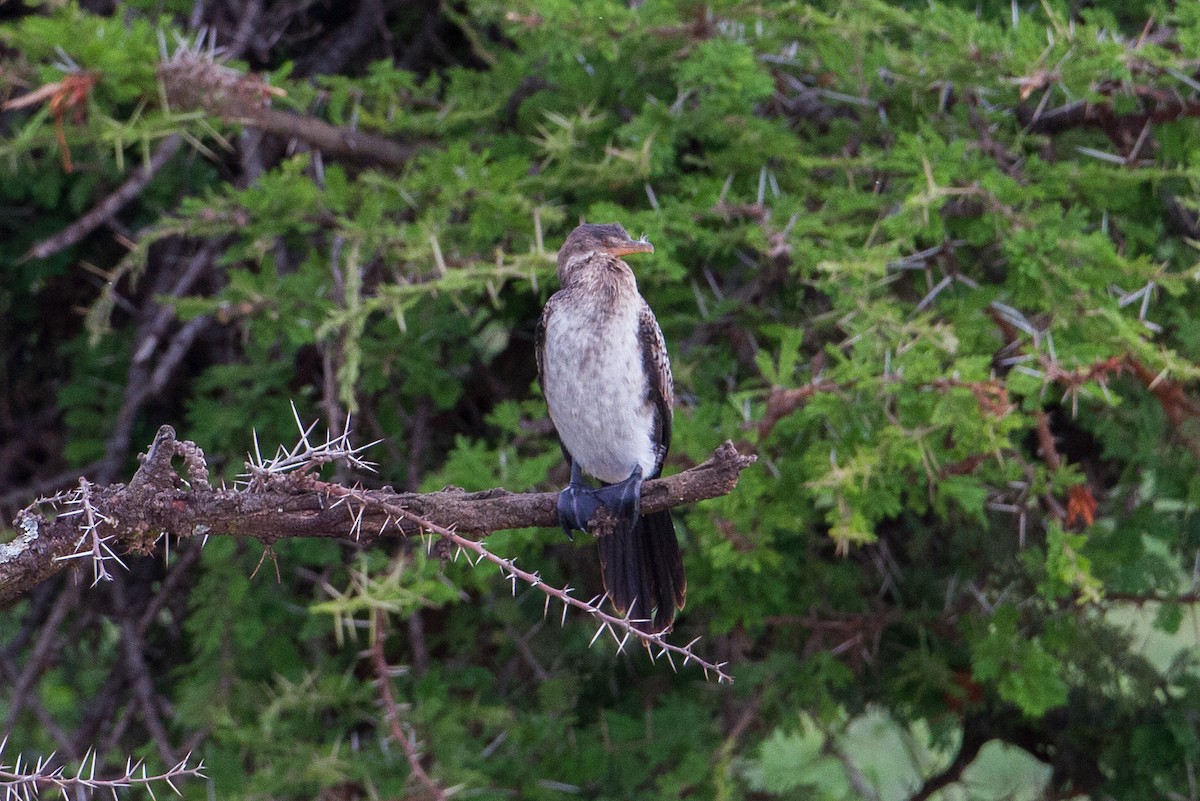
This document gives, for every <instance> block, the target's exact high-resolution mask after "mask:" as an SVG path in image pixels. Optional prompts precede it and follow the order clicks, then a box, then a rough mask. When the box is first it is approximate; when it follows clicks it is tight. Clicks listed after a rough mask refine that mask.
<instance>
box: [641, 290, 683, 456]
mask: <svg viewBox="0 0 1200 801" xmlns="http://www.w3.org/2000/svg"><path fill="white" fill-rule="evenodd" d="M638 341H639V342H641V345H642V364H643V365H644V366H645V369H646V376H647V377H648V381H647V385H646V400H647V401H649V402H650V403H652V404H654V412H655V414H654V443H655V445H656V446H657V449H658V458H657V460H656V462H655V465H654V472H653V473H652V474H651V475H648V476H646V478H653V477H654V476H657V475H658V474H659V472H660V471H661V470H662V466H663V462H664V461H666V459H667V450H668V449H669V448H670V447H671V425H672V423H673V421H674V414H675V382H674V381H673V380H672V379H671V361H670V359H668V358H667V343H666V341H665V340H664V339H663V335H662V329H661V328H659V327H658V320H656V319H654V312H652V311H651V310H650V305H649V304H648V303H646V301H645V300H643V301H642V310H641V314H640V315H639V317H638Z"/></svg>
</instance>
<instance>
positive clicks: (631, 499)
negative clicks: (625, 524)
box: [558, 465, 642, 539]
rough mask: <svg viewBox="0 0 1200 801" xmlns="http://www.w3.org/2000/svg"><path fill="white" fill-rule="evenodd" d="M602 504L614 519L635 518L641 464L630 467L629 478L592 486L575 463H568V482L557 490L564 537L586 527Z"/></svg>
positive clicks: (639, 488)
mask: <svg viewBox="0 0 1200 801" xmlns="http://www.w3.org/2000/svg"><path fill="white" fill-rule="evenodd" d="M601 506H603V507H605V508H607V509H608V511H609V512H610V513H611V514H612V516H613V517H614V518H616V519H617V520H629V521H631V522H632V521H636V520H637V519H638V515H639V514H640V513H641V509H642V468H641V466H640V465H639V466H638V467H635V468H633V473H632V474H631V475H630V476H629V478H627V479H625V480H624V481H622V482H620V483H618V484H610V485H609V486H607V487H601V488H600V489H592V488H591V487H589V486H587V485H586V484H584V483H583V476H582V474H581V472H580V470H579V467H578V466H577V465H572V466H571V483H570V484H569V485H567V488H566V489H564V490H563V491H562V492H560V493H559V494H558V522H559V523H560V524H561V525H562V527H563V531H565V532H567V537H568V538H570V539H574V537H573V536H572V534H571V532H573V531H587V530H588V521H590V520H591V519H592V517H593V516H594V515H595V514H596V510H597V509H599V508H600V507H601Z"/></svg>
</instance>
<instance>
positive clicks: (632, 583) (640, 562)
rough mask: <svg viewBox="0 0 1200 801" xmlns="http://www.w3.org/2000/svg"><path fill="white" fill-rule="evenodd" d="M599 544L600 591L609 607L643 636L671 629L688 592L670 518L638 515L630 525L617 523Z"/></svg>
mask: <svg viewBox="0 0 1200 801" xmlns="http://www.w3.org/2000/svg"><path fill="white" fill-rule="evenodd" d="M599 541H600V568H601V570H602V572H603V575H604V589H605V590H607V591H608V597H609V599H610V600H611V601H612V603H613V606H615V607H616V608H617V610H618V611H620V612H621V613H622V614H626V613H628V615H629V617H630V618H631V619H633V620H640V621H643V622H641V623H635V624H634V625H635V626H636V627H637V628H639V629H641V630H642V631H649V632H658V631H665V630H667V629H669V628H671V624H672V623H673V622H674V621H675V610H676V609H677V608H678V609H682V608H683V602H684V596H685V594H686V592H687V579H686V578H685V577H684V574H683V557H682V556H680V554H679V541H678V540H677V539H676V538H675V524H674V523H672V522H671V513H670V512H669V511H667V510H663V511H661V512H654V513H653V514H648V515H642V516H641V517H640V518H638V519H637V521H636V522H634V523H632V524H630V523H628V522H625V521H621V522H618V523H617V524H616V526H615V528H614V530H613V532H612V533H611V534H608V535H605V536H601V537H600V538H599Z"/></svg>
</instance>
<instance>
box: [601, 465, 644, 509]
mask: <svg viewBox="0 0 1200 801" xmlns="http://www.w3.org/2000/svg"><path fill="white" fill-rule="evenodd" d="M594 492H595V493H596V500H598V501H599V502H600V504H601V505H603V506H605V507H607V508H608V511H610V512H612V516H613V517H614V518H616V519H617V520H628V521H629V522H630V523H631V524H632V523H636V522H637V519H638V517H639V516H640V515H641V513H642V467H641V465H638V466H637V467H635V468H633V472H632V473H630V474H629V478H627V479H625V480H624V481H622V482H620V483H617V484H609V485H608V486H607V487H601V488H600V489H598V490H594Z"/></svg>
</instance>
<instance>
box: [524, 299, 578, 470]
mask: <svg viewBox="0 0 1200 801" xmlns="http://www.w3.org/2000/svg"><path fill="white" fill-rule="evenodd" d="M557 297H558V293H557V292H556V293H554V294H553V295H551V296H550V299H549V300H547V301H546V305H545V306H544V307H543V308H542V316H541V317H539V318H538V324H537V330H536V331H534V335H533V341H534V350H535V352H536V354H537V368H538V386H539V387H541V390H542V397H545V396H546V326H547V324H548V323H549V322H550V315H551V314H553V313H554V307H555V305H556V303H555V299H556V298H557ZM550 422H551V424H553V422H554V420H553V418H551V421H550ZM557 433H558V432H557V431H556V432H555V434H556V435H557ZM558 446H559V448H561V449H562V454H563V458H564V459H566V460H567V464H568V465H572V466H573V465H574V464H575V459H574V457H573V456H571V453H570V451H568V450H567V446H566V445H564V444H563V442H562V439H559V441H558Z"/></svg>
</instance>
